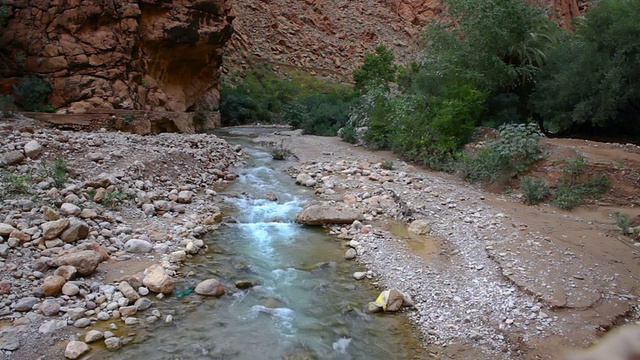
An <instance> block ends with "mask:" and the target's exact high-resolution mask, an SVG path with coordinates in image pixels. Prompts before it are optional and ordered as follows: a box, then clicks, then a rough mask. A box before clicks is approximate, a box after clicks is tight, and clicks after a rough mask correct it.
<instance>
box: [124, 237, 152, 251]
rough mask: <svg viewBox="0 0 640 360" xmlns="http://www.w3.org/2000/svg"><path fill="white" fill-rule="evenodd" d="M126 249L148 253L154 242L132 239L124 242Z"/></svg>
mask: <svg viewBox="0 0 640 360" xmlns="http://www.w3.org/2000/svg"><path fill="white" fill-rule="evenodd" d="M124 250H125V251H126V252H130V253H139V254H146V253H148V252H151V250H153V244H151V243H150V242H148V241H145V240H142V239H131V240H129V241H127V242H126V243H125V244H124Z"/></svg>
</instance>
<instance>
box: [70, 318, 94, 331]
mask: <svg viewBox="0 0 640 360" xmlns="http://www.w3.org/2000/svg"><path fill="white" fill-rule="evenodd" d="M89 325H91V320H90V319H89V318H80V319H78V320H76V321H75V322H74V323H73V326H75V327H77V328H79V329H84V328H86V327H87V326H89Z"/></svg>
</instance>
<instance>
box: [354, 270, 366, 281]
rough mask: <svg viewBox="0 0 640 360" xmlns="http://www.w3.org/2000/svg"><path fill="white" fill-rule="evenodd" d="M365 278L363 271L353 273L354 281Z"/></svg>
mask: <svg viewBox="0 0 640 360" xmlns="http://www.w3.org/2000/svg"><path fill="white" fill-rule="evenodd" d="M366 276H367V273H366V272H364V271H356V272H354V273H353V278H354V279H356V280H362V279H364V278H365V277H366Z"/></svg>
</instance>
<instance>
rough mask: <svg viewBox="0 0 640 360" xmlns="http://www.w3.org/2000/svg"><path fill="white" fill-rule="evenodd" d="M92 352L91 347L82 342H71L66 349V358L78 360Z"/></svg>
mask: <svg viewBox="0 0 640 360" xmlns="http://www.w3.org/2000/svg"><path fill="white" fill-rule="evenodd" d="M89 350H91V349H90V348H89V345H87V344H86V343H84V342H82V341H69V343H68V344H67V347H66V348H65V349H64V357H66V358H67V359H78V358H80V357H81V356H82V355H84V354H86V353H88V352H89Z"/></svg>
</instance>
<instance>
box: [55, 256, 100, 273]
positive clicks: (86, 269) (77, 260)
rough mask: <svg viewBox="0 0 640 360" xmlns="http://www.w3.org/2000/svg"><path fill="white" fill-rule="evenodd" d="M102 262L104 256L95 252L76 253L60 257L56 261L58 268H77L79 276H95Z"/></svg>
mask: <svg viewBox="0 0 640 360" xmlns="http://www.w3.org/2000/svg"><path fill="white" fill-rule="evenodd" d="M102 261H103V257H102V255H101V254H100V253H99V252H97V251H95V250H82V251H74V252H72V253H69V254H65V255H62V256H59V257H58V258H57V259H56V263H57V265H58V266H63V265H71V266H73V267H75V268H76V270H77V271H78V274H80V275H82V276H87V275H91V274H93V272H94V271H96V268H97V267H98V265H100V262H102Z"/></svg>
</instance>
